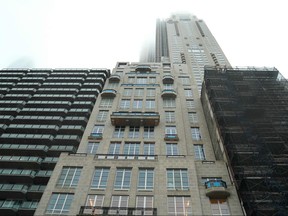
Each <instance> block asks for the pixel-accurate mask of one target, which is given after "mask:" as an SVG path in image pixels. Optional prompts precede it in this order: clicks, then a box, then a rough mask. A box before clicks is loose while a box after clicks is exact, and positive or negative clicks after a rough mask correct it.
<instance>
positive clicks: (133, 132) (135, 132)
mask: <svg viewBox="0 0 288 216" xmlns="http://www.w3.org/2000/svg"><path fill="white" fill-rule="evenodd" d="M139 131H140V127H134V126H130V128H129V138H138V137H139Z"/></svg>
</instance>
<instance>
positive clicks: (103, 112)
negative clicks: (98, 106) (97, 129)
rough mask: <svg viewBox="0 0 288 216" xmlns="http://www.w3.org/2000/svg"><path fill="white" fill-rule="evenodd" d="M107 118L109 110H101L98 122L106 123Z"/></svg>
mask: <svg viewBox="0 0 288 216" xmlns="http://www.w3.org/2000/svg"><path fill="white" fill-rule="evenodd" d="M107 116H108V110H100V111H99V113H98V115H97V121H99V122H104V121H106V119H107Z"/></svg>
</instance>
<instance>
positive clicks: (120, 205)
mask: <svg viewBox="0 0 288 216" xmlns="http://www.w3.org/2000/svg"><path fill="white" fill-rule="evenodd" d="M128 200H129V196H112V199H111V205H110V207H111V208H110V209H109V211H108V215H127V213H128V211H127V209H128Z"/></svg>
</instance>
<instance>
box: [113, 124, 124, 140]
mask: <svg viewBox="0 0 288 216" xmlns="http://www.w3.org/2000/svg"><path fill="white" fill-rule="evenodd" d="M124 132H125V126H115V130H114V133H113V137H114V138H123V137H124Z"/></svg>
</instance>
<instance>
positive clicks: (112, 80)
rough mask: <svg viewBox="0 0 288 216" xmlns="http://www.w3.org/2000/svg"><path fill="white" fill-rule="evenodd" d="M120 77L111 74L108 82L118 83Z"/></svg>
mask: <svg viewBox="0 0 288 216" xmlns="http://www.w3.org/2000/svg"><path fill="white" fill-rule="evenodd" d="M120 79H121V76H120V75H119V74H112V75H111V76H110V78H109V82H120Z"/></svg>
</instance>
